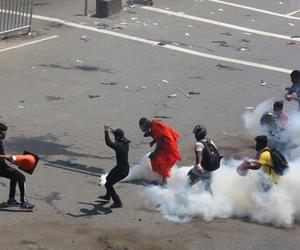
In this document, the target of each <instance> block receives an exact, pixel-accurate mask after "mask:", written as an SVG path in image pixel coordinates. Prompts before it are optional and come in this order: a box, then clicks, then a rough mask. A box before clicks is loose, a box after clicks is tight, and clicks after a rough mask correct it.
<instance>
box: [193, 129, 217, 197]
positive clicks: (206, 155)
mask: <svg viewBox="0 0 300 250" xmlns="http://www.w3.org/2000/svg"><path fill="white" fill-rule="evenodd" d="M193 133H194V134H195V138H196V144H195V155H196V164H195V166H194V167H193V168H192V169H191V170H190V171H189V172H188V176H189V185H191V186H192V185H194V184H196V183H198V182H199V181H201V182H202V183H203V185H204V190H205V191H206V192H209V193H211V194H212V190H211V182H212V174H211V172H212V171H214V170H216V169H218V168H219V167H220V159H221V157H220V155H219V152H218V150H217V147H216V145H215V144H214V142H213V141H212V140H209V139H207V138H205V137H206V134H207V131H206V128H205V127H204V126H202V125H197V126H196V127H195V128H194V130H193Z"/></svg>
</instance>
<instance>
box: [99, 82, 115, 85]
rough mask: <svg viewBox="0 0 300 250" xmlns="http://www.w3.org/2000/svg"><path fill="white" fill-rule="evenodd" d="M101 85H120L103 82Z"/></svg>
mask: <svg viewBox="0 0 300 250" xmlns="http://www.w3.org/2000/svg"><path fill="white" fill-rule="evenodd" d="M100 84H102V85H117V84H119V83H118V82H101V83H100Z"/></svg>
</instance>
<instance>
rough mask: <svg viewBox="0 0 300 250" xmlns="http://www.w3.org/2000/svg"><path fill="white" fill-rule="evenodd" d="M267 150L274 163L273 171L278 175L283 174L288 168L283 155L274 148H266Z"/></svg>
mask: <svg viewBox="0 0 300 250" xmlns="http://www.w3.org/2000/svg"><path fill="white" fill-rule="evenodd" d="M267 150H268V151H269V152H270V154H271V157H272V160H273V163H274V167H273V170H274V172H275V173H276V174H278V175H284V174H285V173H286V171H287V170H288V169H289V164H288V162H287V160H286V159H285V157H284V156H283V155H282V154H281V153H280V152H279V151H278V150H277V149H275V148H268V149H267Z"/></svg>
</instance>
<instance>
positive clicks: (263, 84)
mask: <svg viewBox="0 0 300 250" xmlns="http://www.w3.org/2000/svg"><path fill="white" fill-rule="evenodd" d="M270 84H271V83H266V82H265V81H264V80H261V81H260V86H267V85H270Z"/></svg>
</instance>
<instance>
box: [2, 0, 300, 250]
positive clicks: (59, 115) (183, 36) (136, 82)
mask: <svg viewBox="0 0 300 250" xmlns="http://www.w3.org/2000/svg"><path fill="white" fill-rule="evenodd" d="M141 3H142V1H140V3H137V2H136V4H135V7H134V8H128V7H126V6H125V7H124V9H123V10H122V12H121V13H120V14H119V15H117V16H114V17H110V18H107V19H98V18H94V17H86V16H82V13H83V6H84V4H83V1H79V0H72V1H71V0H64V1H59V0H37V1H35V6H34V11H33V14H34V16H33V23H32V30H31V32H32V33H33V35H31V36H28V37H27V36H26V37H24V36H23V37H18V38H11V39H7V40H3V41H1V42H0V63H1V67H0V82H1V98H0V119H1V121H5V122H6V124H7V125H8V126H9V133H8V135H7V142H6V149H7V152H9V153H18V152H22V151H23V150H25V149H26V150H29V151H30V150H31V151H33V152H35V153H36V154H38V155H40V156H41V159H42V160H41V163H40V164H39V166H38V169H37V171H36V172H35V174H34V175H33V176H27V184H28V196H29V199H30V201H32V202H33V203H34V204H35V205H36V209H35V211H34V212H33V213H26V214H25V215H24V213H17V212H9V211H1V212H0V217H1V230H0V231H1V236H0V238H1V244H2V246H3V248H2V247H0V248H1V249H19V248H22V249H109V248H111V249H126V247H127V248H128V249H207V248H211V249H283V248H285V249H298V246H299V243H300V242H299V237H297V236H298V235H299V226H298V225H297V224H296V225H294V226H293V228H291V229H288V230H287V229H278V228H273V227H272V226H265V225H257V224H254V223H251V222H248V221H242V220H231V219H226V220H221V219H220V220H214V221H211V222H209V223H207V222H203V221H202V220H201V218H195V219H194V220H193V221H192V222H191V223H186V224H176V223H173V222H170V221H167V220H166V219H164V218H163V217H162V216H161V215H160V214H159V213H156V212H154V211H148V210H146V209H144V206H143V198H142V197H140V190H141V187H140V186H139V185H133V184H119V186H118V192H120V195H121V197H124V198H123V199H124V203H125V207H124V208H123V209H118V210H114V211H111V210H110V209H108V208H106V207H104V208H103V207H102V205H101V204H99V203H97V202H95V200H97V196H98V195H99V194H100V193H101V192H103V191H104V190H101V191H99V188H98V186H97V183H98V176H99V175H100V174H102V173H103V172H104V171H107V170H109V169H110V168H111V167H112V166H113V165H114V158H113V156H114V155H113V154H112V152H111V151H110V150H109V149H108V148H107V147H106V146H105V144H104V136H103V126H104V124H106V123H109V124H111V125H112V126H113V127H121V128H123V129H124V130H125V133H126V135H127V137H128V138H129V139H130V140H131V141H132V143H131V151H130V162H131V163H135V162H138V161H139V159H140V158H141V157H142V156H143V155H144V153H146V152H148V151H149V147H148V144H147V143H148V141H147V139H145V138H143V136H142V133H141V132H140V130H139V127H138V120H139V118H140V117H143V116H147V117H149V118H152V117H154V116H162V117H165V118H162V119H163V120H165V121H166V122H167V123H169V124H170V125H172V126H173V127H174V128H176V129H177V130H178V131H179V132H180V133H181V134H182V138H181V139H180V149H181V152H182V156H183V160H182V162H181V163H180V165H191V164H192V163H193V150H192V147H193V137H192V132H191V131H192V128H193V127H194V126H195V125H196V124H199V123H201V124H205V125H206V126H207V128H208V133H209V136H210V137H212V138H214V140H215V141H216V142H217V144H218V145H219V147H220V149H221V150H222V151H223V153H224V154H225V155H226V156H228V157H230V156H235V157H236V156H243V155H245V154H249V153H252V154H253V153H254V152H253V151H251V149H250V148H249V147H250V146H251V144H252V138H251V137H249V136H248V135H247V134H246V131H245V129H244V125H243V121H242V118H241V116H242V114H243V113H244V112H245V107H247V106H256V105H257V104H258V103H260V102H262V101H264V100H266V99H269V98H282V96H283V93H284V88H285V87H287V86H289V85H290V81H289V72H290V70H293V69H297V68H299V58H298V57H299V56H298V55H299V54H300V47H299V46H300V39H299V38H297V36H299V35H300V30H299V26H300V11H299V12H296V13H294V14H292V15H288V14H289V13H293V12H295V11H297V10H299V9H300V2H299V1H298V2H297V1H282V2H279V1H275V0H274V1H273V0H265V1H263V2H262V1H251V3H250V2H249V1H227V2H226V3H227V4H226V3H224V2H222V1H201V0H195V1H192V0H181V1H177V0H162V1H154V5H153V6H152V8H148V7H146V5H143V4H141ZM228 3H232V4H237V5H234V6H233V5H228ZM245 6H247V8H246V7H245ZM248 7H249V8H248ZM94 12H95V3H94V1H89V14H90V15H92V14H94ZM53 18H54V19H55V20H54V19H53ZM53 36H55V37H53ZM293 37H294V38H293ZM44 38H51V39H48V40H43V41H39V40H40V39H44ZM33 41H37V42H36V43H34V44H28V43H30V42H33ZM38 41H39V42H38ZM160 42H161V43H160ZM291 42H294V43H295V44H291ZM159 43H160V44H161V45H159ZM19 45H25V46H22V47H18V46H19ZM12 46H15V47H14V48H12ZM8 48H12V49H10V50H5V49H8ZM262 80H263V81H265V82H266V83H269V84H268V85H266V86H261V81H262ZM111 82H114V83H116V84H115V85H110V84H107V83H111ZM103 83H104V84H103ZM177 88H180V89H182V90H183V91H184V92H186V93H188V92H199V93H200V94H196V95H191V98H187V97H186V96H185V95H184V94H182V93H181V92H178V90H177ZM172 94H177V96H176V97H174V98H168V96H169V95H172ZM0 184H1V192H0V198H1V200H3V201H4V200H6V195H7V192H8V190H7V189H8V182H7V181H6V180H4V179H1V180H0ZM16 235H20V236H19V238H18V237H16ZM24 247H25V248H24Z"/></svg>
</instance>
